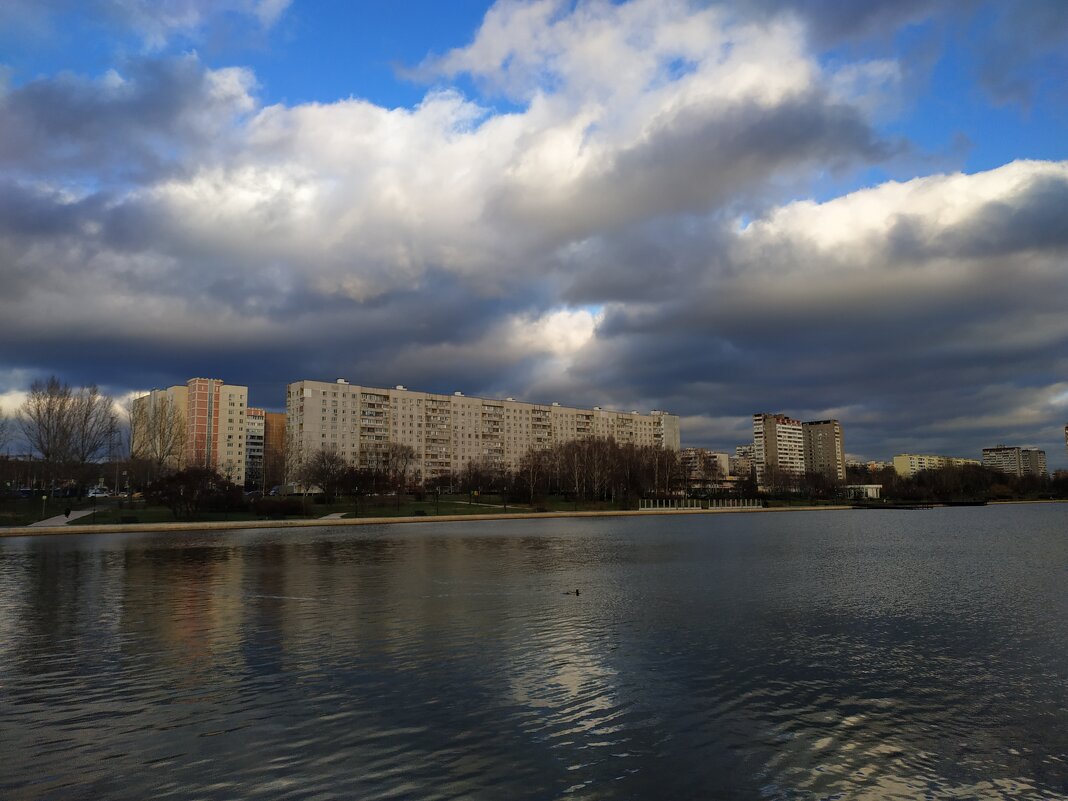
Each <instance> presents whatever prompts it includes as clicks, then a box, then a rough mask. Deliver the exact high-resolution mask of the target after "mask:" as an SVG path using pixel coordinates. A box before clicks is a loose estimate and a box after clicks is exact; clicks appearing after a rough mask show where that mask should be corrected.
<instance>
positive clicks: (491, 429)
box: [286, 378, 680, 479]
mask: <svg viewBox="0 0 1068 801" xmlns="http://www.w3.org/2000/svg"><path fill="white" fill-rule="evenodd" d="M286 432H287V438H288V444H289V455H290V464H291V465H292V466H293V467H296V466H297V465H299V464H301V463H302V462H303V461H304V460H305V459H307V458H309V457H310V456H311V455H312V454H314V453H315V452H316V451H319V450H322V449H330V450H335V451H337V452H338V453H340V454H341V455H342V456H344V458H345V459H346V460H347V461H349V462H350V463H352V464H355V465H358V466H360V467H372V466H374V464H375V463H376V462H377V461H378V460H380V459H381V458H382V453H383V452H384V451H385V450H386V449H387V448H388V447H389V446H390V444H391V443H397V444H400V445H408V446H410V447H411V448H412V449H413V450H414V451H415V465H416V469H418V470H419V471H420V472H421V473H422V476H423V478H424V479H427V478H432V477H434V476H440V475H446V474H448V473H457V472H460V471H462V470H463V469H464V468H465V467H466V466H467V465H468V464H471V463H475V464H486V465H489V466H493V467H500V468H505V469H510V470H514V469H516V468H517V467H518V466H519V463H520V460H521V459H522V458H523V456H524V455H526V453H527V452H528V451H530V450H531V449H532V448H533V449H547V448H550V447H552V446H553V445H556V444H559V443H564V442H569V441H571V440H575V439H583V438H588V437H604V438H608V437H612V438H614V439H615V440H616V441H617V442H620V443H628V442H629V443H633V444H635V445H651V446H656V447H663V448H668V449H670V450H674V451H678V450H679V448H680V439H679V418H678V416H677V415H673V414H668V413H666V412H662V411H653V412H650V413H649V414H639V413H638V412H616V411H608V410H606V409H601V408H599V407H594V408H592V409H580V408H575V407H571V406H561V405H560V404H558V403H549V404H538V403H526V402H523V401H517V400H516V399H515V398H505V399H504V400H500V399H494V398H480V397H475V396H468V395H464V394H463V393H461V392H454V393H453V394H451V395H442V394H437V393H433V392H415V391H413V390H409V389H407V388H406V387H404V386H397V387H394V388H393V389H383V388H379V387H363V386H357V385H355V384H350V383H349V382H348V381H345V380H344V379H340V378H339V379H337V380H336V381H332V382H330V381H296V382H294V383H292V384H290V385H289V386H288V388H287V390H286Z"/></svg>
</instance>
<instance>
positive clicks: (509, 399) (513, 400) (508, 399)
mask: <svg viewBox="0 0 1068 801" xmlns="http://www.w3.org/2000/svg"><path fill="white" fill-rule="evenodd" d="M505 400H507V401H512V402H513V403H515V398H505Z"/></svg>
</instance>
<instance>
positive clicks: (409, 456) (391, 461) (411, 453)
mask: <svg viewBox="0 0 1068 801" xmlns="http://www.w3.org/2000/svg"><path fill="white" fill-rule="evenodd" d="M385 460H386V475H387V477H388V479H389V483H390V484H391V485H392V486H393V487H394V490H395V491H396V493H397V508H398V509H399V508H400V501H401V495H402V494H403V493H404V492H406V491H407V489H408V472H409V471H410V470H411V469H412V464H413V463H414V462H415V448H413V447H412V446H411V445H401V444H400V443H397V442H391V443H390V444H389V445H388V446H387V447H386V451H385Z"/></svg>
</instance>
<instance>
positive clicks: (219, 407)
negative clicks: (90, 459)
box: [130, 378, 248, 485]
mask: <svg viewBox="0 0 1068 801" xmlns="http://www.w3.org/2000/svg"><path fill="white" fill-rule="evenodd" d="M247 405H248V387H239V386H231V385H230V384H224V383H223V382H222V381H221V380H220V379H218V378H190V379H189V380H188V381H187V382H186V383H185V386H181V385H178V386H173V387H168V388H167V389H154V390H152V391H151V392H150V393H148V394H147V395H144V396H142V397H140V398H135V399H134V400H133V403H132V405H131V415H130V448H131V451H132V453H133V454H134V455H136V456H139V457H141V458H146V459H152V458H154V457H156V456H158V458H160V459H163V461H164V463H166V464H168V465H170V466H171V467H207V468H210V469H212V470H216V471H218V472H219V473H221V474H222V475H224V476H226V478H228V479H229V480H231V481H233V482H234V483H235V484H238V485H242V484H244V483H245V428H246V416H245V412H246V406H247Z"/></svg>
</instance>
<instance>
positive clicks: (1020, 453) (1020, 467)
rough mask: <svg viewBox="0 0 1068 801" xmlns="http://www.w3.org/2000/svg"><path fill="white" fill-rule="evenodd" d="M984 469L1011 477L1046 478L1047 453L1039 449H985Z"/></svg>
mask: <svg viewBox="0 0 1068 801" xmlns="http://www.w3.org/2000/svg"><path fill="white" fill-rule="evenodd" d="M983 467H989V468H991V469H993V470H1000V471H1001V472H1002V473H1007V474H1009V475H1010V476H1045V475H1046V452H1045V451H1043V450H1040V449H1038V448H1020V447H1006V446H1005V445H998V446H996V447H994V448H983Z"/></svg>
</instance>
